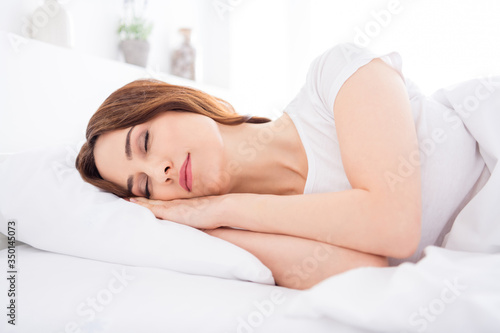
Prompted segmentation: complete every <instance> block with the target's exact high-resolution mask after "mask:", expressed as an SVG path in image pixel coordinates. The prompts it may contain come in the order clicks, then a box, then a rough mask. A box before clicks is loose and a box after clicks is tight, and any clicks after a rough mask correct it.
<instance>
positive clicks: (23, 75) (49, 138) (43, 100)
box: [0, 31, 231, 159]
mask: <svg viewBox="0 0 500 333" xmlns="http://www.w3.org/2000/svg"><path fill="white" fill-rule="evenodd" d="M0 50H1V52H0V73H2V75H0V154H5V153H15V152H19V151H22V150H25V149H30V148H38V147H41V146H45V145H50V144H53V143H64V142H67V143H72V144H73V143H75V144H76V143H78V142H80V141H81V140H83V139H84V132H85V129H86V127H87V122H88V120H89V119H90V117H91V116H92V114H93V113H94V112H95V110H96V109H97V108H98V107H99V105H100V104H101V103H102V102H103V101H104V99H105V98H106V97H107V96H108V95H109V94H110V93H112V92H113V91H114V90H116V89H118V88H120V87H121V86H123V85H125V84H127V83H129V82H131V81H133V80H136V79H139V78H151V77H155V78H157V79H160V80H163V81H166V82H169V83H172V84H178V85H186V86H192V87H195V88H198V89H201V90H204V91H206V92H208V93H211V94H214V95H216V96H218V97H221V98H226V99H229V100H230V98H231V97H230V94H229V93H228V92H227V91H226V90H223V89H219V88H215V87H211V86H206V85H202V84H199V83H195V82H192V81H189V80H184V79H181V78H178V77H175V76H170V75H165V74H162V73H157V72H156V73H155V72H154V71H148V70H146V69H144V68H142V67H138V66H134V65H129V64H125V63H121V62H117V61H112V60H108V59H103V58H98V57H95V56H89V55H85V54H81V53H78V52H76V51H73V50H70V49H67V48H63V47H58V46H54V45H51V44H46V43H43V42H40V41H36V40H31V39H26V38H24V37H21V36H18V35H15V34H13V33H10V32H3V31H0ZM1 158H2V157H1V156H0V159H1Z"/></svg>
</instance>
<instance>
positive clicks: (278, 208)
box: [223, 189, 420, 258]
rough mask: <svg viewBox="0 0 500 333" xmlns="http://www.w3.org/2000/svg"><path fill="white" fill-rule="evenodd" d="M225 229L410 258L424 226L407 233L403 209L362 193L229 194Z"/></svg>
mask: <svg viewBox="0 0 500 333" xmlns="http://www.w3.org/2000/svg"><path fill="white" fill-rule="evenodd" d="M224 209H225V214H224V215H223V216H224V224H223V225H226V226H232V227H238V228H242V229H246V230H252V231H257V232H265V233H273V234H283V235H290V236H296V237H303V238H307V239H311V240H316V241H320V242H326V243H328V244H332V245H337V246H341V247H344V248H349V249H353V250H356V251H361V252H365V253H373V254H377V255H381V256H387V257H399V258H402V257H406V256H409V255H411V253H412V252H413V251H414V249H415V248H416V246H417V244H418V242H419V239H420V234H419V231H420V226H419V225H418V226H415V228H408V229H405V230H402V227H401V226H403V225H404V224H401V223H396V222H395V221H397V219H411V217H408V216H403V213H401V212H399V211H398V209H397V207H391V206H390V205H388V204H386V202H385V201H384V200H382V199H381V200H377V198H376V197H374V196H373V195H372V194H371V193H369V192H368V191H365V190H361V189H351V190H347V191H341V192H331V193H316V194H304V195H287V196H280V195H266V194H265V195H262V194H248V193H233V194H229V196H228V198H227V200H226V205H225V208H224Z"/></svg>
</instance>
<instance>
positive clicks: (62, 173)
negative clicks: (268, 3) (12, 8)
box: [0, 32, 500, 333]
mask: <svg viewBox="0 0 500 333" xmlns="http://www.w3.org/2000/svg"><path fill="white" fill-rule="evenodd" d="M0 49H2V50H3V51H2V54H1V55H0V57H1V58H0V60H2V61H0V64H1V65H0V66H2V71H1V72H2V75H0V88H1V91H2V96H1V98H0V184H1V188H0V222H1V224H0V232H1V233H2V234H0V249H1V250H0V263H1V264H0V265H1V266H2V267H3V269H4V276H6V278H2V279H0V281H1V282H0V294H1V295H2V296H1V297H2V301H1V302H2V304H4V305H6V306H3V307H2V308H3V309H4V310H3V311H4V313H2V318H3V319H2V321H1V323H0V331H1V332H122V333H123V332H245V333H250V332H306V331H310V332H318V333H321V332H424V331H425V332H473V331H474V332H498V330H499V329H500V283H498V281H500V254H499V252H500V205H498V202H499V200H500V171H498V167H497V161H498V157H499V156H500V131H495V128H494V127H493V126H492V125H493V124H494V123H495V121H496V124H497V128H498V126H500V93H498V91H499V90H500V79H499V78H498V77H490V78H482V79H475V80H469V81H466V82H463V83H461V84H459V85H457V86H455V87H449V88H447V89H442V90H440V91H438V92H436V93H435V94H434V95H433V97H434V98H436V99H439V100H440V102H442V103H448V104H449V105H450V106H457V105H459V104H460V103H463V99H464V97H466V96H472V95H473V94H474V93H475V89H476V87H477V84H478V82H481V81H479V80H489V81H488V82H489V84H490V85H489V86H490V87H491V89H492V91H491V95H490V96H489V97H488V98H487V99H486V100H482V101H481V102H482V103H481V105H479V107H478V108H477V110H476V111H475V112H474V113H473V114H471V115H469V116H468V117H463V121H464V123H465V124H466V125H467V128H468V130H469V131H470V132H471V133H473V134H474V136H475V137H476V138H477V140H478V144H479V145H480V147H481V154H482V155H483V157H484V159H485V162H486V164H487V166H488V170H489V174H488V175H487V176H486V177H485V179H484V184H483V185H484V186H482V187H481V188H480V189H478V191H477V193H476V195H475V196H474V198H473V199H472V200H471V201H470V203H469V204H468V205H467V206H466V207H465V208H464V209H463V211H462V212H461V213H460V214H459V215H458V216H457V218H456V222H455V224H454V227H453V228H452V230H451V232H450V234H449V235H448V236H447V238H446V240H445V245H444V248H439V247H433V246H430V247H428V248H427V249H426V251H425V253H426V256H425V257H424V258H423V259H422V260H421V261H419V262H418V263H416V264H413V263H404V264H402V265H400V266H397V267H386V268H359V269H355V270H351V271H348V272H346V273H343V274H340V275H337V276H334V277H331V278H329V279H327V280H325V281H323V282H322V283H320V284H318V285H316V286H315V287H313V288H311V289H308V290H303V291H298V290H293V289H288V288H283V287H279V286H276V285H274V280H273V278H272V275H271V274H270V271H269V270H268V269H267V267H265V266H264V265H263V264H262V263H261V262H260V261H259V260H258V259H257V258H255V257H254V256H253V255H252V254H250V253H248V252H246V251H244V250H243V249H240V248H238V247H236V246H234V245H232V244H230V243H227V242H225V241H223V240H220V239H218V238H215V237H211V236H209V235H207V234H205V233H202V232H201V231H198V230H195V229H192V228H189V227H186V226H182V225H179V224H176V223H174V222H170V221H159V220H157V219H156V218H155V217H154V216H153V215H152V214H151V213H150V212H149V211H148V210H146V209H144V208H142V207H139V206H137V205H134V204H132V203H129V202H126V201H124V200H122V199H119V198H117V197H115V196H113V195H112V194H109V193H105V192H103V191H100V190H99V189H96V188H93V187H92V186H91V185H89V184H86V183H84V182H83V181H82V180H81V179H80V178H79V176H78V174H77V172H76V170H75V169H74V167H73V162H74V158H75V155H76V152H77V151H78V147H79V146H80V145H81V143H82V140H83V138H84V130H85V126H86V123H87V121H88V119H89V118H90V116H91V115H92V113H93V112H94V111H95V109H96V108H97V107H98V106H99V104H100V103H101V102H102V101H103V100H104V98H105V97H106V96H108V95H109V94H110V93H111V92H112V91H113V90H115V89H116V88H117V87H120V86H122V85H123V84H125V83H128V82H130V81H132V80H134V79H138V78H144V77H155V78H158V79H162V80H164V81H167V82H170V83H174V84H182V85H190V86H194V87H195V88H199V89H202V90H204V91H207V92H209V93H212V94H214V95H217V96H219V97H222V98H226V99H227V100H229V101H231V102H233V100H232V99H231V95H230V94H229V93H228V92H227V91H224V90H222V89H217V88H214V87H209V86H204V85H199V84H194V85H193V83H192V82H190V81H184V80H182V79H179V78H175V77H171V76H168V75H164V74H161V73H155V72H152V71H148V70H145V69H142V68H139V67H136V66H132V65H128V64H122V63H117V62H113V61H109V60H104V59H99V58H95V57H91V56H88V55H84V54H79V53H76V52H74V51H72V50H69V49H65V48H60V47H56V46H52V45H48V44H44V43H41V42H38V41H33V40H27V39H24V38H22V37H20V36H18V35H15V34H12V33H7V32H1V33H0ZM478 115H480V116H478ZM8 237H10V238H8ZM14 238H15V242H14ZM9 260H11V261H9ZM311 260H314V258H311ZM9 265H12V266H9ZM14 324H15V325H14Z"/></svg>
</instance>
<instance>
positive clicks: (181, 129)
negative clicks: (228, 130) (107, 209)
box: [94, 111, 228, 200]
mask: <svg viewBox="0 0 500 333" xmlns="http://www.w3.org/2000/svg"><path fill="white" fill-rule="evenodd" d="M94 157H95V163H96V167H97V169H98V170H99V173H100V174H101V176H102V178H104V179H105V180H108V181H110V182H113V183H115V184H118V185H119V186H121V187H123V188H125V189H127V188H129V189H130V190H131V191H132V193H133V194H134V195H135V196H140V197H148V196H149V197H150V198H152V199H158V200H172V199H181V198H193V197H199V196H207V195H219V194H224V193H226V190H227V187H228V180H227V179H226V177H223V174H224V172H223V171H224V170H223V169H224V165H225V162H226V161H225V156H224V150H223V141H222V137H221V135H220V132H219V126H218V124H217V123H216V122H215V121H214V120H212V119H211V118H209V117H206V116H203V115H200V114H195V113H188V112H175V111H167V112H163V113H161V114H159V115H157V116H156V117H155V118H153V119H151V120H150V121H148V122H145V123H142V124H140V125H136V126H133V127H129V128H125V129H122V130H116V131H112V132H108V133H105V134H102V135H101V136H99V137H98V139H97V141H96V145H95V148H94Z"/></svg>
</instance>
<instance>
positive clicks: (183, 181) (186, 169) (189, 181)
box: [179, 153, 193, 192]
mask: <svg viewBox="0 0 500 333" xmlns="http://www.w3.org/2000/svg"><path fill="white" fill-rule="evenodd" d="M179 184H180V185H181V186H182V188H183V189H185V190H186V191H188V192H191V189H192V188H193V175H192V173H191V155H190V154H189V153H188V156H187V158H186V160H185V161H184V163H183V164H182V166H181V170H180V178H179Z"/></svg>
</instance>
